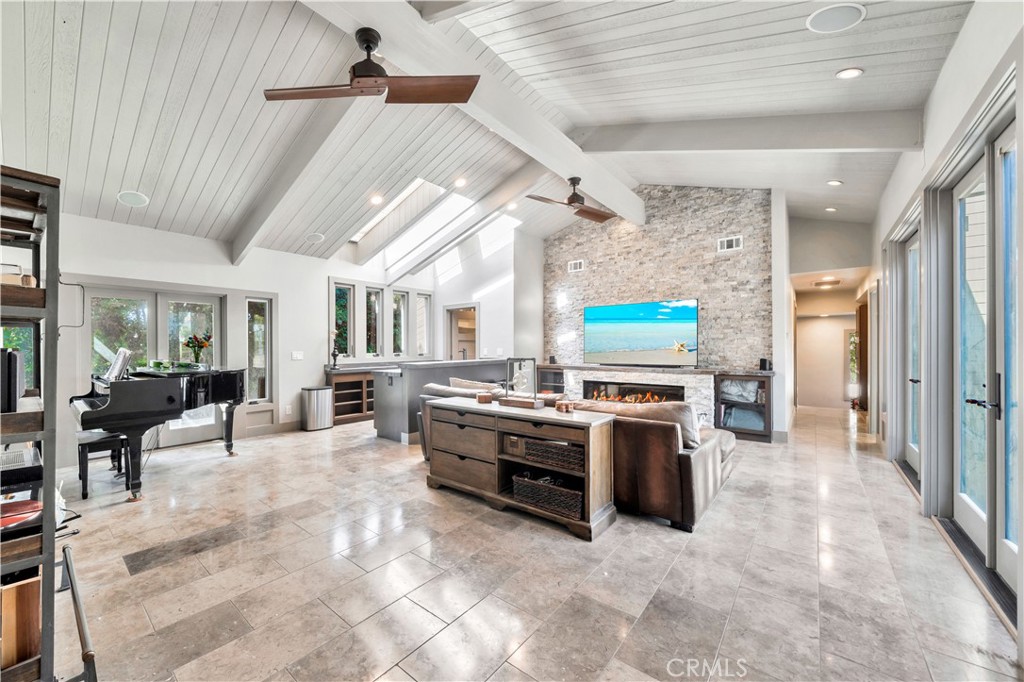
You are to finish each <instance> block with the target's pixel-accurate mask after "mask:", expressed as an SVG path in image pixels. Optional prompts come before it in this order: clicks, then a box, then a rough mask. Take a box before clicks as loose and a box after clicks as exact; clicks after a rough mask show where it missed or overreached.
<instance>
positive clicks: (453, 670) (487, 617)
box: [401, 597, 540, 682]
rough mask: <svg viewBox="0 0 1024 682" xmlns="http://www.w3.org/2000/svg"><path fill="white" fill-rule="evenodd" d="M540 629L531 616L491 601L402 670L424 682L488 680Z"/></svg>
mask: <svg viewBox="0 0 1024 682" xmlns="http://www.w3.org/2000/svg"><path fill="white" fill-rule="evenodd" d="M538 625H540V621H539V620H537V619H536V618H534V617H533V616H531V615H530V614H528V613H526V612H524V611H520V610H519V609H517V608H516V607H514V606H512V605H511V604H508V603H506V602H503V601H502V600H500V599H498V598H497V597H487V598H486V599H484V600H483V601H481V602H480V603H479V604H477V605H476V606H474V607H473V608H471V609H470V610H469V611H467V612H466V613H464V614H462V616H460V617H459V618H458V620H456V621H455V622H454V623H452V624H451V625H449V626H448V627H446V628H445V629H444V630H442V631H441V632H439V633H438V634H437V635H435V636H434V637H433V638H432V639H431V640H430V641H429V642H427V643H426V644H424V645H423V646H421V647H420V648H419V649H417V650H416V651H415V652H413V653H412V654H410V655H409V656H408V657H407V658H405V659H404V660H403V661H402V662H401V666H402V670H404V671H405V672H407V673H409V675H411V676H412V677H413V678H414V679H416V680H420V681H421V682H429V681H439V682H445V681H448V680H485V679H487V678H488V677H490V676H491V675H492V674H493V673H494V672H495V671H496V670H497V669H498V668H499V667H501V664H502V662H503V661H504V660H505V659H506V658H508V657H509V656H510V655H511V654H512V652H514V651H515V650H516V649H517V648H519V646H520V645H521V644H522V643H523V642H525V641H526V640H527V638H528V637H529V636H530V635H531V634H533V631H534V630H535V629H536V628H537V626H538ZM513 664H514V661H513Z"/></svg>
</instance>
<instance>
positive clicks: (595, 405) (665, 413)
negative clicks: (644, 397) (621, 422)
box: [575, 400, 701, 449]
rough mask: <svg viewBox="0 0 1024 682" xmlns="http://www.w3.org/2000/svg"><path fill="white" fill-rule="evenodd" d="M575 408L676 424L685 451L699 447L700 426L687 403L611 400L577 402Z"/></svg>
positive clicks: (691, 407)
mask: <svg viewBox="0 0 1024 682" xmlns="http://www.w3.org/2000/svg"><path fill="white" fill-rule="evenodd" d="M575 406H576V409H577V410H583V411H586V412H604V413H606V414H617V415H621V416H623V417H632V418H633V419H650V420H652V421H662V422H670V423H673V424H678V425H679V429H680V431H681V432H682V435H683V447H684V448H687V449H693V448H697V447H700V443H701V436H700V424H699V422H698V421H697V414H696V412H694V410H693V406H692V405H690V404H689V403H684V402H678V401H674V402H667V403H639V404H637V403H620V402H615V401H611V400H577V401H576V403H575Z"/></svg>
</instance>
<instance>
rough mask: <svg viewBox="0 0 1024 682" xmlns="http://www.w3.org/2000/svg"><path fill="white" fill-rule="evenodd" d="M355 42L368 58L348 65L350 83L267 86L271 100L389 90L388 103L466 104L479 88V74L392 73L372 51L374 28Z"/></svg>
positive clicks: (266, 93) (361, 32)
mask: <svg viewBox="0 0 1024 682" xmlns="http://www.w3.org/2000/svg"><path fill="white" fill-rule="evenodd" d="M355 38H356V43H358V45H359V47H360V48H361V49H362V50H363V51H364V52H366V59H363V60H361V61H358V62H356V63H355V64H353V65H352V66H351V67H350V68H349V71H348V73H349V79H350V80H351V82H350V83H346V84H341V85H315V86H312V87H308V88H274V89H271V90H264V91H263V95H264V96H265V97H266V98H267V100H269V101H275V100H295V99H327V98H331V97H368V96H376V95H383V94H384V93H385V92H387V93H388V96H387V99H386V100H385V102H387V103H388V104H465V103H466V102H468V101H469V98H470V96H472V94H473V90H475V89H476V84H477V81H479V80H480V76H389V75H388V72H387V71H385V70H384V67H383V66H381V65H380V64H378V63H377V62H375V61H373V59H372V57H371V55H372V54H373V53H374V52H375V51H376V49H377V47H378V46H379V45H380V34H379V33H377V32H376V31H375V30H373V29H372V28H361V29H359V30H358V31H356V35H355Z"/></svg>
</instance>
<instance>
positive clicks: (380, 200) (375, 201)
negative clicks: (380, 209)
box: [370, 194, 384, 206]
mask: <svg viewBox="0 0 1024 682" xmlns="http://www.w3.org/2000/svg"><path fill="white" fill-rule="evenodd" d="M370 203H371V204H373V205H374V206H380V205H381V204H383V203H384V197H382V196H381V195H379V194H374V195H373V196H372V197H370Z"/></svg>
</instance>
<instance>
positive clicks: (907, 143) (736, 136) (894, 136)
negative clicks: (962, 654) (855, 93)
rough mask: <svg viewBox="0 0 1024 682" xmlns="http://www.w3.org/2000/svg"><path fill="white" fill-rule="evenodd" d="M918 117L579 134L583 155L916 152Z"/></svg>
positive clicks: (701, 124)
mask: <svg viewBox="0 0 1024 682" xmlns="http://www.w3.org/2000/svg"><path fill="white" fill-rule="evenodd" d="M922 126H923V119H922V113H921V112H920V111H865V112H858V113H842V114H800V115H792V116H768V117H750V118H731V119H704V120H699V121H676V122H663V123H635V124H626V125H610V126H600V127H597V128H588V129H582V130H580V131H578V134H579V136H580V137H578V138H577V139H579V140H581V141H582V142H581V146H582V148H583V151H585V152H587V153H588V154H595V153H606V152H681V151H772V150H780V151H781V150H786V151H832V152H888V151H901V152H902V151H915V150H918V149H921V137H922Z"/></svg>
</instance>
